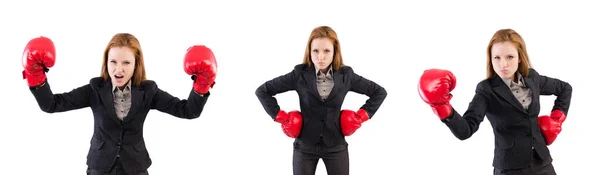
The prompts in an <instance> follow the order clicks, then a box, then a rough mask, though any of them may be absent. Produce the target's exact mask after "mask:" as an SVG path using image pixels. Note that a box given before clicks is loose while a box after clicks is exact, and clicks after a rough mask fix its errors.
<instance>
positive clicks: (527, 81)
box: [523, 77, 540, 114]
mask: <svg viewBox="0 0 600 175" xmlns="http://www.w3.org/2000/svg"><path fill="white" fill-rule="evenodd" d="M523 80H524V83H525V86H527V88H529V90H531V94H532V95H531V104H530V105H529V109H527V112H528V113H530V114H531V113H532V112H533V111H532V110H533V108H532V107H531V106H532V105H533V104H535V103H536V102H537V101H538V100H539V99H538V98H539V96H537V95H535V94H540V93H539V90H540V89H538V86H536V84H535V82H533V80H532V79H531V78H529V77H523Z"/></svg>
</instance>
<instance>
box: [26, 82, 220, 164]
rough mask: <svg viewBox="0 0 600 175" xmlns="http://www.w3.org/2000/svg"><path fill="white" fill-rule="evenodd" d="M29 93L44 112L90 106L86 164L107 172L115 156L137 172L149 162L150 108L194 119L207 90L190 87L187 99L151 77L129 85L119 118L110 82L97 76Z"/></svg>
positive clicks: (48, 86) (202, 106)
mask: <svg viewBox="0 0 600 175" xmlns="http://www.w3.org/2000/svg"><path fill="white" fill-rule="evenodd" d="M31 93H33V96H34V97H35V99H36V100H37V103H38V105H39V106H40V108H41V109H42V111H44V112H48V113H54V112H64V111H69V110H75V109H81V108H85V107H91V109H92V112H93V113H94V134H93V136H92V139H91V145H90V150H89V152H88V155H87V165H88V166H89V167H90V168H93V169H96V170H98V171H104V172H106V171H109V170H110V169H111V167H112V166H113V164H114V163H115V160H116V159H117V157H120V158H121V161H122V162H123V166H124V167H125V169H126V171H127V172H128V174H138V173H140V172H142V171H143V170H146V169H148V168H149V167H150V165H151V164H152V161H151V160H150V157H149V155H148V151H147V150H146V145H145V143H144V137H143V126H144V121H145V119H146V115H147V114H148V112H149V111H150V109H157V110H159V111H161V112H165V113H168V114H171V115H173V116H176V117H180V118H186V119H194V118H198V117H199V116H200V114H201V113H202V110H203V108H204V104H205V103H206V100H207V99H208V97H209V96H210V94H209V93H207V94H204V96H203V97H202V96H200V95H198V94H196V93H195V92H194V91H193V90H192V91H191V92H190V95H189V97H188V99H187V100H185V99H184V100H180V99H178V98H176V97H173V96H171V95H170V94H169V93H167V92H164V91H162V90H161V89H159V88H158V86H157V85H156V83H155V82H154V81H151V80H146V81H143V82H142V83H141V84H140V85H139V86H134V85H133V84H132V87H131V109H130V111H129V113H128V114H127V116H126V117H125V118H124V119H123V121H121V120H120V119H119V118H118V117H117V114H116V113H115V109H114V103H113V95H112V94H113V93H112V83H111V82H110V80H109V81H104V80H103V79H102V78H100V77H97V78H93V79H91V80H90V83H89V84H88V85H85V86H81V87H79V88H76V89H73V90H72V91H70V92H67V93H60V94H53V93H52V90H51V89H50V85H49V84H48V82H46V84H45V85H43V86H41V87H37V88H32V89H31Z"/></svg>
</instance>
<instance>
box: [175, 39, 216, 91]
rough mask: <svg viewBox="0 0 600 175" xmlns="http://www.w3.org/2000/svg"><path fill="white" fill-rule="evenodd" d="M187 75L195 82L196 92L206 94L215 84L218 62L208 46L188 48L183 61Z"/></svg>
mask: <svg viewBox="0 0 600 175" xmlns="http://www.w3.org/2000/svg"><path fill="white" fill-rule="evenodd" d="M183 68H184V70H185V73H187V74H188V75H191V76H192V80H194V91H196V92H197V93H199V94H206V93H208V90H209V89H210V88H212V87H213V86H214V84H215V78H216V76H217V60H216V59H215V56H214V54H213V52H212V51H211V50H210V49H209V48H208V47H206V46H203V45H195V46H191V47H189V48H188V50H187V53H186V54H185V58H184V61H183Z"/></svg>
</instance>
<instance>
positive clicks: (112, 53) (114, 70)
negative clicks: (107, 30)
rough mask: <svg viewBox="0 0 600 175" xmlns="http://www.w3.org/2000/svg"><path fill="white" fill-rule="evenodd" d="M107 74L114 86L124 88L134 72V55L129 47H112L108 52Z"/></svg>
mask: <svg viewBox="0 0 600 175" xmlns="http://www.w3.org/2000/svg"><path fill="white" fill-rule="evenodd" d="M107 64H108V65H107V66H106V67H107V68H108V74H109V75H110V80H111V82H112V84H113V85H114V86H117V87H124V86H125V85H126V84H127V82H129V80H131V77H132V76H133V71H134V70H135V55H134V54H133V50H131V49H130V48H129V47H113V48H111V49H110V50H109V51H108V62H107Z"/></svg>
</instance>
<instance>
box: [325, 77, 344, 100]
mask: <svg viewBox="0 0 600 175" xmlns="http://www.w3.org/2000/svg"><path fill="white" fill-rule="evenodd" d="M343 78H344V75H342V74H341V73H340V72H336V71H334V72H333V89H331V92H330V93H329V96H327V99H325V101H329V100H331V99H333V97H335V95H337V92H338V91H339V90H340V89H341V88H342V85H343V84H342V82H343Z"/></svg>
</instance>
